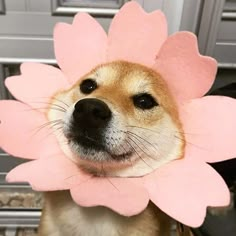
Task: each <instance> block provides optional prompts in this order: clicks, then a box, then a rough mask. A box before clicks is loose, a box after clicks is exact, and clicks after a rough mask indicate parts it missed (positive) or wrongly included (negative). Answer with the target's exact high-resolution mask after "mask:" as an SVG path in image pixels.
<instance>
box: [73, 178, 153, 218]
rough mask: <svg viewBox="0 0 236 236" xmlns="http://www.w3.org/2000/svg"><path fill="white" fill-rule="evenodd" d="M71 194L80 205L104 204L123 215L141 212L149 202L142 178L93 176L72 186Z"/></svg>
mask: <svg viewBox="0 0 236 236" xmlns="http://www.w3.org/2000/svg"><path fill="white" fill-rule="evenodd" d="M71 195H72V197H73V199H74V201H75V202H76V203H78V204H79V205H81V206H89V207H91V206H106V207H108V208H111V209H112V210H114V211H116V212H118V213H119V214H121V215H125V216H132V215H136V214H138V213H140V212H142V211H143V210H144V209H145V208H146V206H147V204H148V202H149V196H148V194H147V191H146V190H145V189H144V188H143V186H142V179H128V178H109V179H108V178H96V177H94V178H92V179H90V180H89V181H86V182H84V183H83V184H80V185H79V186H77V187H75V188H72V189H71Z"/></svg>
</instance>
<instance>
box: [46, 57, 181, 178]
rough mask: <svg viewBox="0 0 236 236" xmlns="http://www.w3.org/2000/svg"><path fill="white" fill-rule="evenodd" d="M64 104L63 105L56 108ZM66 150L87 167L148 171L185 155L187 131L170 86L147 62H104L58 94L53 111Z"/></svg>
mask: <svg viewBox="0 0 236 236" xmlns="http://www.w3.org/2000/svg"><path fill="white" fill-rule="evenodd" d="M56 106H57V108H58V106H60V107H61V106H63V110H61V109H55V107H56ZM48 118H49V120H50V121H54V120H57V121H58V120H59V121H61V122H60V124H61V125H62V127H61V128H62V133H58V132H57V127H56V128H55V134H56V136H57V138H58V140H59V142H60V144H61V147H62V149H63V151H64V152H65V154H66V155H67V156H69V157H70V158H73V160H74V161H76V162H77V163H78V165H79V166H80V167H81V168H83V169H85V170H86V171H89V172H92V173H94V174H96V175H107V176H142V175H145V174H147V173H149V172H151V171H153V170H154V169H156V168H158V167H160V166H161V165H163V164H164V163H167V162H169V161H171V160H174V159H178V158H181V157H182V156H183V150H184V145H185V141H184V136H183V132H182V127H181V123H180V121H179V118H178V112H177V109H176V105H175V102H174V101H173V99H172V97H171V95H170V93H169V91H168V87H167V85H166V84H165V82H164V81H163V79H162V78H161V76H160V75H159V74H157V73H156V72H154V71H152V70H151V69H148V68H146V67H144V66H141V65H138V64H133V63H129V62H123V61H117V62H112V63H108V64H104V65H100V66H98V67H97V68H95V69H94V70H92V71H91V72H90V73H88V74H87V75H86V76H84V77H83V78H82V79H79V80H78V83H77V84H75V85H74V86H73V87H71V88H70V89H69V90H66V91H62V92H59V93H57V94H56V95H55V96H54V98H53V99H52V104H51V106H50V107H49V110H48Z"/></svg>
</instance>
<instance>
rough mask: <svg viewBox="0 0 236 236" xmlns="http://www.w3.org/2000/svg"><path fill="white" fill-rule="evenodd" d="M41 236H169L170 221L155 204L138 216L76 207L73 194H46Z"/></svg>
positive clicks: (40, 230) (104, 209) (100, 208)
mask: <svg viewBox="0 0 236 236" xmlns="http://www.w3.org/2000/svg"><path fill="white" fill-rule="evenodd" d="M45 199H46V202H45V206H44V210H43V215H42V219H41V224H40V227H39V234H38V235H39V236H169V235H170V234H169V232H170V223H171V221H170V218H169V217H167V216H166V215H165V214H164V213H163V212H161V211H160V210H158V209H157V208H156V207H155V206H154V205H153V204H152V203H150V204H149V206H148V207H147V208H146V210H145V211H144V212H143V213H141V214H140V215H137V216H132V217H124V216H120V215H118V214H117V213H114V212H113V211H111V210H109V209H107V208H104V207H92V208H83V207H79V206H78V205H76V204H75V203H74V202H73V200H72V199H71V197H70V194H69V192H67V191H60V192H51V193H47V194H46V198H45Z"/></svg>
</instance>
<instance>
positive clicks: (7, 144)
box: [0, 100, 58, 159]
mask: <svg viewBox="0 0 236 236" xmlns="http://www.w3.org/2000/svg"><path fill="white" fill-rule="evenodd" d="M0 121H1V123H0V147H1V148H2V149H4V150H5V151H6V152H8V153H9V154H11V155H13V156H17V157H22V158H29V159H37V158H39V157H40V155H41V153H42V152H44V149H50V150H51V151H52V152H54V151H56V150H57V151H58V149H57V148H58V144H57V141H56V139H55V137H54V136H53V135H52V130H50V128H49V127H48V126H46V127H44V128H41V129H40V127H41V126H42V125H44V124H45V123H47V120H46V117H45V116H44V115H43V114H42V113H40V112H37V111H35V110H32V108H30V107H29V106H27V105H25V104H23V103H20V102H17V101H11V100H9V101H0ZM49 147H50V148H49Z"/></svg>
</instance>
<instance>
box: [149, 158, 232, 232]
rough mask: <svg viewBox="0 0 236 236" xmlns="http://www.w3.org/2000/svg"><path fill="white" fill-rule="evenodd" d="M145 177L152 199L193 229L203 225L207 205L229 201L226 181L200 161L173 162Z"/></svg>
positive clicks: (223, 204)
mask: <svg viewBox="0 0 236 236" xmlns="http://www.w3.org/2000/svg"><path fill="white" fill-rule="evenodd" d="M145 178H146V187H147V188H148V191H149V194H150V199H151V200H152V201H153V202H154V203H155V204H156V205H157V206H158V207H159V208H160V209H161V210H162V211H164V212H165V213H167V214H168V215H169V216H171V217H173V218H174V219H176V220H178V221H180V222H181V223H183V224H186V225H188V226H191V227H199V226H200V225H201V224H202V223H203V221H204V218H205V215H206V208H207V206H226V205H228V204H229V202H230V194H229V190H228V188H227V186H226V184H225V183H224V181H223V179H222V178H221V177H220V176H219V175H218V173H217V172H216V171H215V170H214V169H212V168H211V167H210V166H209V165H207V164H205V163H204V162H201V161H196V160H195V161H193V160H189V159H182V160H178V161H174V162H172V163H170V164H168V165H166V166H165V167H163V168H161V169H159V170H157V171H155V172H154V173H152V174H150V175H148V176H147V177H145Z"/></svg>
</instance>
